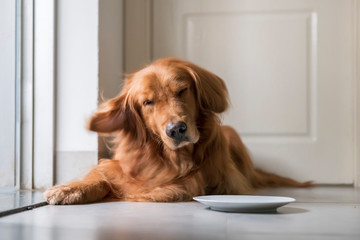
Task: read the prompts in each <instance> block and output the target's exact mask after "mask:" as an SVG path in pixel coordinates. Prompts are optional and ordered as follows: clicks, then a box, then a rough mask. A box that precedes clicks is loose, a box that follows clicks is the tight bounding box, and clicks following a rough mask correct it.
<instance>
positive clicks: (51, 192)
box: [43, 185, 85, 205]
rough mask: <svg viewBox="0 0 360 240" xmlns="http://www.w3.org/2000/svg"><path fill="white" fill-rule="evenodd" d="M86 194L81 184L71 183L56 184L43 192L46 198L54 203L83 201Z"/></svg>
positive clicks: (50, 202)
mask: <svg viewBox="0 0 360 240" xmlns="http://www.w3.org/2000/svg"><path fill="white" fill-rule="evenodd" d="M84 195H85V194H84V191H82V189H81V187H80V186H71V185H60V186H54V187H52V188H49V189H48V190H47V191H46V192H44V194H43V196H44V198H45V200H46V201H47V202H48V203H49V204H52V205H55V204H77V203H82V202H83V200H84Z"/></svg>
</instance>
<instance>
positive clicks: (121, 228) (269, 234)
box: [0, 187, 360, 240]
mask: <svg viewBox="0 0 360 240" xmlns="http://www.w3.org/2000/svg"><path fill="white" fill-rule="evenodd" d="M260 194H262V195H280V196H290V197H295V198H296V199H297V202H295V203H291V204H288V205H286V206H284V207H281V208H279V209H278V212H277V213H267V214H260V213H257V214H250V213H246V214H245V213H223V212H215V211H212V210H209V209H208V208H206V207H205V206H204V205H202V204H200V203H197V202H188V203H131V202H111V203H97V204H89V205H77V206H45V207H40V208H37V209H34V210H31V211H26V212H22V213H18V214H14V215H10V216H6V217H3V218H0V233H1V234H0V239H2V240H5V239H37V240H42V239H49V240H50V239H59V240H62V239H76V240H82V239H84V240H85V239H86V240H92V239H105V240H107V239H109V240H110V239H241V240H246V239H268V240H272V239H277V240H278V239H280V240H281V239H287V240H288V239H315V240H316V239H331V240H332V239H341V240H345V239H354V240H355V239H356V240H359V239H360V189H354V188H350V187H315V188H311V189H269V190H266V191H261V192H260V193H259V195H260Z"/></svg>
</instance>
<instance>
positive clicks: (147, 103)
mask: <svg viewBox="0 0 360 240" xmlns="http://www.w3.org/2000/svg"><path fill="white" fill-rule="evenodd" d="M143 105H144V106H148V105H154V102H153V101H151V100H145V101H144V102H143Z"/></svg>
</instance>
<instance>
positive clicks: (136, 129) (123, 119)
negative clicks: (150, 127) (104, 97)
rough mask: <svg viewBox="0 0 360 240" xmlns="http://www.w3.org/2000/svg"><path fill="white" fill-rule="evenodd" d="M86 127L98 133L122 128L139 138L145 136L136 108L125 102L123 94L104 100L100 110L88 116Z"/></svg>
mask: <svg viewBox="0 0 360 240" xmlns="http://www.w3.org/2000/svg"><path fill="white" fill-rule="evenodd" d="M88 129H89V130H91V131H95V132H98V133H111V132H115V131H120V130H124V131H126V132H127V133H130V134H132V135H134V137H136V138H137V139H139V140H141V139H145V138H146V132H145V128H144V126H143V123H142V120H141V118H140V116H139V115H138V113H137V112H136V110H135V109H133V108H131V107H130V106H129V105H128V104H127V103H126V96H125V95H120V96H118V97H116V98H113V99H110V100H108V101H107V102H105V103H104V104H103V106H101V107H100V110H99V111H98V112H97V113H95V114H94V115H93V116H92V117H91V118H90V121H89V123H88Z"/></svg>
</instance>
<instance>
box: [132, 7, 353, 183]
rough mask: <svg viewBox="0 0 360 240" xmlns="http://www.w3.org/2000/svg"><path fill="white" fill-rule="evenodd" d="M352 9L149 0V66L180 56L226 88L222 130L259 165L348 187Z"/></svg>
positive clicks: (319, 181) (350, 174)
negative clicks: (232, 131) (231, 130)
mask: <svg viewBox="0 0 360 240" xmlns="http://www.w3.org/2000/svg"><path fill="white" fill-rule="evenodd" d="M353 4H354V2H353V1H345V0H344V1H300V0H297V1H281V0H274V1H269V0H266V1H265V0H264V1H261V0H256V1H230V0H226V1H216V0H206V1H205V0H196V1H193V0H183V1H176V0H154V1H153V6H152V7H150V8H149V11H150V13H151V14H150V15H151V16H152V17H151V20H152V28H151V29H152V33H151V36H152V38H151V41H150V43H149V45H148V46H149V49H150V52H151V55H150V58H152V59H157V58H160V57H164V56H178V57H182V58H185V59H188V60H190V61H192V62H194V63H197V64H199V65H200V66H202V67H204V68H207V69H209V70H210V71H212V72H214V73H216V74H218V75H219V76H220V77H221V78H223V79H224V80H225V82H226V84H227V86H228V89H229V93H230V99H231V103H232V105H231V108H230V109H229V111H228V112H227V113H225V114H224V115H223V122H224V124H229V125H231V126H233V127H235V128H236V129H237V131H238V132H239V133H240V135H241V136H242V138H243V140H244V142H245V143H246V145H247V146H248V147H249V150H250V151H251V153H252V155H253V158H254V161H255V163H256V165H257V166H259V167H261V168H263V169H266V170H268V171H272V172H275V173H278V174H282V175H286V176H290V177H294V178H296V179H299V180H314V181H316V182H317V183H337V184H339V183H347V184H349V183H352V182H353V180H354V174H353V164H354V162H355V157H354V155H353V152H354V149H355V145H354V143H353V138H354V115H353V111H354V105H353V104H354V102H353V99H354V91H353V90H352V86H353V84H354V81H355V80H354V74H353V71H354V68H355V57H354V56H355V55H354V54H355V40H354V35H353V31H354V29H353V26H352V21H353V18H354V13H353V10H352V8H353ZM128 24H130V25H127V26H126V27H127V28H129V27H130V28H131V24H132V23H128ZM144 39H146V38H144ZM126 46H127V45H126ZM128 51H130V53H131V49H130V50H128ZM134 68H135V67H134Z"/></svg>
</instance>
